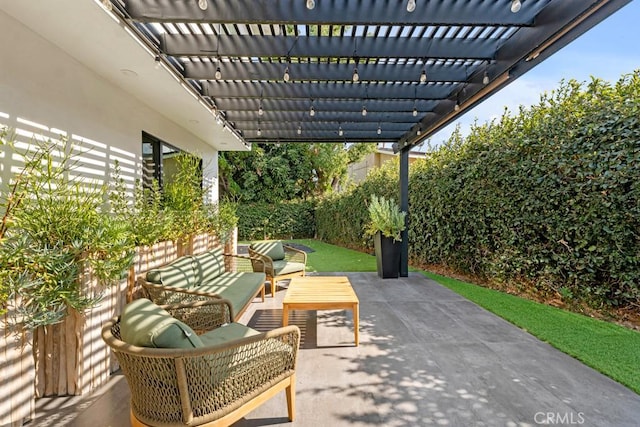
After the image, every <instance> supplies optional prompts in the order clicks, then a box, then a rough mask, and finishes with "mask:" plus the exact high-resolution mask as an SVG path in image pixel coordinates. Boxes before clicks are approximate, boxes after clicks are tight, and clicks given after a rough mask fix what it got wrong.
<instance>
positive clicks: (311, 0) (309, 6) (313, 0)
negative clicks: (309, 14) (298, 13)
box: [307, 0, 316, 10]
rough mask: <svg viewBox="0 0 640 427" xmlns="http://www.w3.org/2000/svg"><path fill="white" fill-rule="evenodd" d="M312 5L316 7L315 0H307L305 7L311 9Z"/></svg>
mask: <svg viewBox="0 0 640 427" xmlns="http://www.w3.org/2000/svg"><path fill="white" fill-rule="evenodd" d="M314 7H316V2H315V0H307V9H309V10H311V9H313V8H314Z"/></svg>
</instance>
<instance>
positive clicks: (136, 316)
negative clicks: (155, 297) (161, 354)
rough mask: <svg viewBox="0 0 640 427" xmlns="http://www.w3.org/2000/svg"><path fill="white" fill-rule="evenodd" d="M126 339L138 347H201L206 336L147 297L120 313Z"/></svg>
mask: <svg viewBox="0 0 640 427" xmlns="http://www.w3.org/2000/svg"><path fill="white" fill-rule="evenodd" d="M120 336H121V337H122V341H124V342H126V343H129V344H132V345H135V346H138V347H157V348H198V347H202V346H203V344H202V340H201V339H200V337H198V336H197V335H196V333H195V332H194V331H193V329H191V328H190V327H189V326H188V325H186V324H184V323H183V322H181V321H179V320H178V319H175V318H174V317H171V315H170V314H169V313H168V312H167V311H166V310H164V309H162V308H160V307H159V306H157V305H156V304H154V303H153V302H151V301H149V300H148V299H145V298H140V299H137V300H134V301H132V302H130V303H129V304H127V305H126V306H125V308H124V310H123V312H122V316H121V317H120Z"/></svg>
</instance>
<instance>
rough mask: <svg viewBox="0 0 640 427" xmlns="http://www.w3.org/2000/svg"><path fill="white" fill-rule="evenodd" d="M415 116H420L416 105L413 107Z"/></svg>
mask: <svg viewBox="0 0 640 427" xmlns="http://www.w3.org/2000/svg"><path fill="white" fill-rule="evenodd" d="M411 114H413V117H417V116H418V109H417V108H416V107H413V113H411Z"/></svg>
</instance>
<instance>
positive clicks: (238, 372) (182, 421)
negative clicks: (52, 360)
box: [102, 298, 300, 427]
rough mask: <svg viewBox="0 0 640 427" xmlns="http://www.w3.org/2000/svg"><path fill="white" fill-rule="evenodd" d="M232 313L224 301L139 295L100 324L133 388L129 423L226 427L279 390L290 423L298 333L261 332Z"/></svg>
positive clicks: (290, 329) (289, 330) (286, 329)
mask: <svg viewBox="0 0 640 427" xmlns="http://www.w3.org/2000/svg"><path fill="white" fill-rule="evenodd" d="M231 310H232V309H231V304H230V303H229V301H227V300H224V299H218V300H215V299H210V300H208V301H192V302H190V303H187V304H177V305H169V306H158V305H156V304H154V303H153V302H151V301H150V300H148V299H144V298H141V299H137V300H134V301H132V302H131V303H129V304H128V305H127V306H125V308H124V310H123V313H122V315H121V316H120V317H116V318H113V319H111V320H110V321H109V322H107V323H106V324H105V325H104V326H103V328H102V338H103V340H104V341H105V342H106V343H107V345H109V347H111V349H112V350H113V352H114V354H115V356H116V357H117V359H118V362H119V364H120V367H121V369H122V372H123V373H124V376H125V378H126V380H127V383H128V385H129V388H130V391H131V414H130V420H131V425H133V426H141V425H148V426H164V427H170V426H185V425H189V426H205V425H206V426H228V425H230V424H232V423H234V422H235V421H237V420H239V419H240V418H242V417H244V416H245V415H246V414H247V413H249V412H250V411H252V410H253V409H255V408H256V407H258V406H259V405H261V404H262V403H264V402H265V401H267V400H268V399H270V398H271V397H273V396H275V395H276V394H277V393H278V392H280V391H282V390H285V393H286V398H287V409H288V418H289V420H290V421H293V418H294V411H295V369H296V362H297V354H298V348H299V345H300V330H299V329H298V327H297V326H287V327H283V328H277V329H274V330H271V331H268V332H264V333H260V332H258V331H256V330H254V329H251V328H249V327H247V326H245V325H241V324H239V323H234V322H233V321H232V320H233V319H232V316H231Z"/></svg>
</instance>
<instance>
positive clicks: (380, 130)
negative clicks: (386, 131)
mask: <svg viewBox="0 0 640 427" xmlns="http://www.w3.org/2000/svg"><path fill="white" fill-rule="evenodd" d="M376 132H377V133H378V135H380V134H381V133H382V128H381V127H380V125H378V130H377V131H376Z"/></svg>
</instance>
